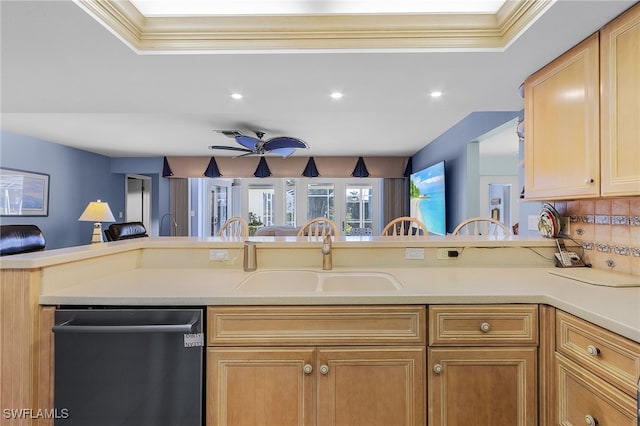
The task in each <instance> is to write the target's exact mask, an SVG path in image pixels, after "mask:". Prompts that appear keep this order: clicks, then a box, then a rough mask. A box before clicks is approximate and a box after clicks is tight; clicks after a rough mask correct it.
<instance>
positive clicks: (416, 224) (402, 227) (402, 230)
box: [381, 216, 428, 237]
mask: <svg viewBox="0 0 640 426" xmlns="http://www.w3.org/2000/svg"><path fill="white" fill-rule="evenodd" d="M427 234H428V231H427V226H426V225H425V224H424V223H422V222H421V221H419V220H418V219H416V218H415V217H409V216H402V217H397V218H395V219H393V220H392V221H390V222H389V223H387V224H386V226H385V227H384V229H383V230H382V234H381V235H389V236H393V235H406V236H410V237H412V236H413V237H417V236H421V235H427Z"/></svg>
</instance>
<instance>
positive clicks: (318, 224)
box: [298, 217, 339, 237]
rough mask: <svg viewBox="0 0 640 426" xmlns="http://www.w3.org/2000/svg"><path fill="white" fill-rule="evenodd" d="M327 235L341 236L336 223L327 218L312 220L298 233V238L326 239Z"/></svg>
mask: <svg viewBox="0 0 640 426" xmlns="http://www.w3.org/2000/svg"><path fill="white" fill-rule="evenodd" d="M325 235H333V236H336V235H339V231H338V226H337V225H336V223H335V222H334V221H332V220H331V219H327V218H326V217H316V218H314V219H311V220H309V221H308V222H307V223H305V224H304V225H302V228H300V230H299V231H298V237H306V236H309V237H324V236H325Z"/></svg>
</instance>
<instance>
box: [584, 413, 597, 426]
mask: <svg viewBox="0 0 640 426" xmlns="http://www.w3.org/2000/svg"><path fill="white" fill-rule="evenodd" d="M584 422H585V423H586V424H588V425H589V426H596V425H597V424H598V419H596V418H594V417H591V416H590V415H588V414H587V415H586V416H584Z"/></svg>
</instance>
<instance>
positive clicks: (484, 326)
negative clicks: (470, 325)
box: [480, 322, 491, 333]
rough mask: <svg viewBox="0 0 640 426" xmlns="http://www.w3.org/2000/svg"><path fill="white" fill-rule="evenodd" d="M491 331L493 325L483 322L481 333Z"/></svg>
mask: <svg viewBox="0 0 640 426" xmlns="http://www.w3.org/2000/svg"><path fill="white" fill-rule="evenodd" d="M489 330H491V324H489V323H488V322H483V323H482V324H480V331H482V332H483V333H488V332H489Z"/></svg>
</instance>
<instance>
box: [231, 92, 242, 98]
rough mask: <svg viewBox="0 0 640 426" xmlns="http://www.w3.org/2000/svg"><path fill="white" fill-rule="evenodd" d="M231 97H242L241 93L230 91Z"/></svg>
mask: <svg viewBox="0 0 640 426" xmlns="http://www.w3.org/2000/svg"><path fill="white" fill-rule="evenodd" d="M231 97H232V98H233V99H242V93H232V94H231Z"/></svg>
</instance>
